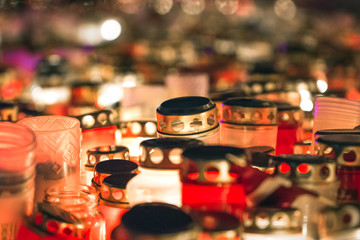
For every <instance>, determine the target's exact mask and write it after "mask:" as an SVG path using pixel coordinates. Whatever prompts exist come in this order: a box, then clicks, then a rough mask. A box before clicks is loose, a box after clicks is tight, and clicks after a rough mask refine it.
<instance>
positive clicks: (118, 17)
mask: <svg viewBox="0 0 360 240" xmlns="http://www.w3.org/2000/svg"><path fill="white" fill-rule="evenodd" d="M359 9H360V3H359V2H358V1H356V0H351V1H350V0H348V1H340V0H336V1H326V0H317V1H310V0H276V1H264V0H104V1H96V0H0V11H1V14H0V65H1V71H0V87H1V92H0V99H1V100H4V101H12V102H16V104H18V105H19V106H20V112H22V113H23V114H24V116H26V115H41V114H59V115H79V114H85V113H87V112H91V111H94V110H97V109H112V110H114V109H115V112H117V113H118V116H117V117H118V118H119V119H126V118H129V119H134V118H152V119H155V118H154V116H155V115H154V114H155V112H154V109H152V108H150V110H149V111H150V113H144V112H142V113H141V114H140V115H139V114H138V113H136V111H138V110H139V109H133V107H134V106H137V108H138V106H141V107H140V109H148V108H149V103H148V102H149V98H145V99H144V96H145V95H146V96H153V97H151V99H150V100H151V102H153V103H152V104H150V107H156V106H158V105H159V103H161V101H163V100H164V99H167V98H170V97H176V96H177V94H178V95H187V92H186V91H185V90H184V91H185V92H180V93H177V92H176V91H177V90H179V88H180V89H186V86H185V85H186V84H185V83H184V84H185V85H184V86H182V85H181V84H180V85H176V84H174V81H172V80H171V78H170V80H169V76H174V75H175V76H180V75H182V74H199V73H205V74H206V75H207V80H206V84H205V85H204V84H197V85H196V84H195V82H197V80H193V81H191V83H190V86H191V87H190V88H195V89H197V90H199V91H198V92H196V91H192V92H191V93H189V92H188V93H189V94H190V95H191V94H198V95H208V96H210V97H211V98H213V99H222V98H226V97H229V96H260V97H261V96H262V97H263V98H267V99H272V96H273V95H272V94H273V93H276V94H275V95H276V96H275V98H276V99H275V100H282V99H279V93H280V92H295V93H297V94H298V95H299V96H298V97H297V98H296V99H295V100H294V102H291V101H292V100H291V99H289V96H288V95H287V96H286V98H287V99H286V100H287V101H290V102H291V103H292V104H298V105H300V107H301V109H302V110H304V111H306V112H309V113H311V112H312V111H313V105H314V96H316V95H319V94H323V95H334V96H339V97H346V98H350V99H360V94H359V82H360V81H359V70H360V54H359V50H360V29H359V22H358V18H357V17H358V16H357V15H356V13H357V12H358V10H359ZM194 84H195V85H194ZM139 86H146V87H149V88H145V89H142V90H141V89H140V90H138V88H137V87H139ZM164 86H165V87H166V88H165V89H163V87H164ZM176 89H177V90H176ZM189 94H188V95H189ZM273 100H274V99H273ZM121 107H123V108H127V110H129V111H130V112H131V114H132V115H131V114H130V115H131V117H129V115H128V114H129V111H127V112H126V113H127V114H123V115H121V111H120V112H119V111H118V110H116V109H118V108H121ZM134 114H135V116H136V114H138V116H137V117H134ZM144 115H145V116H144ZM20 118H21V116H20Z"/></svg>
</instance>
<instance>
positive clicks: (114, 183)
mask: <svg viewBox="0 0 360 240" xmlns="http://www.w3.org/2000/svg"><path fill="white" fill-rule="evenodd" d="M136 175H137V174H136V173H128V172H125V173H117V174H113V175H110V176H108V177H106V178H104V180H103V182H102V183H103V185H106V186H108V187H111V188H119V189H126V184H127V183H128V182H129V181H130V180H131V179H132V178H133V177H135V176H136Z"/></svg>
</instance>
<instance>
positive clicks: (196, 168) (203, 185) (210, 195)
mask: <svg viewBox="0 0 360 240" xmlns="http://www.w3.org/2000/svg"><path fill="white" fill-rule="evenodd" d="M183 158H184V160H183V161H184V162H183V165H182V168H181V182H182V202H183V205H184V206H185V207H188V208H190V209H206V210H214V211H215V210H216V211H224V212H230V213H232V214H235V215H237V216H238V215H239V214H241V211H242V210H243V209H244V208H245V206H246V197H245V191H244V185H243V184H242V183H241V182H240V183H239V182H238V178H239V176H238V171H236V167H238V166H237V164H235V163H234V162H237V163H239V162H240V163H245V165H246V152H245V150H244V149H241V148H236V147H229V146H215V145H214V146H201V147H196V148H190V149H187V150H185V151H184V152H183Z"/></svg>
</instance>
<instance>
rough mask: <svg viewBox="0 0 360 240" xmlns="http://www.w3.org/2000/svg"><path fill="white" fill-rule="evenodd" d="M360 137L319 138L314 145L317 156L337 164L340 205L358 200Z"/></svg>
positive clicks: (359, 188)
mask: <svg viewBox="0 0 360 240" xmlns="http://www.w3.org/2000/svg"><path fill="white" fill-rule="evenodd" d="M359 150H360V135H357V134H337V135H327V136H321V137H319V138H318V139H317V141H316V144H315V152H317V154H318V155H324V156H327V157H332V158H334V159H335V160H336V163H337V171H336V174H337V177H338V179H339V180H340V188H339V192H338V201H339V202H342V203H348V202H357V201H359V200H360V154H359Z"/></svg>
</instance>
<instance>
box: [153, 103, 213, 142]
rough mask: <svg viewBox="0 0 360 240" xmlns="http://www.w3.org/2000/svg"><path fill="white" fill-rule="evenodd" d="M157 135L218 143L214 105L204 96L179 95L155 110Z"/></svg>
mask: <svg viewBox="0 0 360 240" xmlns="http://www.w3.org/2000/svg"><path fill="white" fill-rule="evenodd" d="M156 117H157V132H158V137H159V138H163V137H185V138H195V139H199V140H201V141H203V142H204V143H205V144H218V143H219V139H220V138H219V137H220V135H219V129H220V128H219V123H218V119H217V112H216V105H215V104H214V103H213V102H212V101H211V100H210V99H209V98H206V97H198V96H194V97H179V98H172V99H169V100H167V101H165V102H163V103H162V104H161V105H160V106H159V107H158V108H157V110H156Z"/></svg>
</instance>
